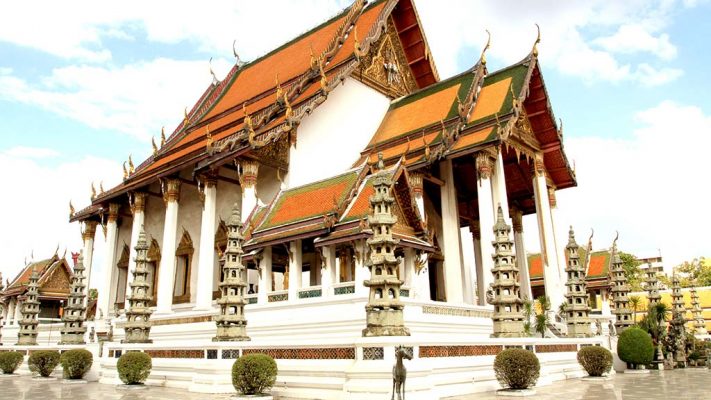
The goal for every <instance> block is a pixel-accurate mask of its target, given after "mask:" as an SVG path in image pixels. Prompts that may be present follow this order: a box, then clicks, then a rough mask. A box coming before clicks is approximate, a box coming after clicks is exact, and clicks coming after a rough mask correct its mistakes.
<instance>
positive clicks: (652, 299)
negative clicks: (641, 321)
mask: <svg viewBox="0 0 711 400" xmlns="http://www.w3.org/2000/svg"><path fill="white" fill-rule="evenodd" d="M646 282H647V287H646V289H647V300H648V301H649V305H650V306H653V305H655V304H657V303H659V302H660V301H661V300H662V295H661V294H659V280H658V279H657V273H656V272H655V271H653V270H652V264H649V266H648V267H647V280H646Z"/></svg>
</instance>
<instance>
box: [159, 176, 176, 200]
mask: <svg viewBox="0 0 711 400" xmlns="http://www.w3.org/2000/svg"><path fill="white" fill-rule="evenodd" d="M160 188H161V191H162V192H163V201H165V203H166V204H167V203H168V202H171V201H175V202H177V201H178V200H179V199H180V180H179V179H175V178H173V179H166V180H164V181H162V182H161V187H160Z"/></svg>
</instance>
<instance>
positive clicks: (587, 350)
mask: <svg viewBox="0 0 711 400" xmlns="http://www.w3.org/2000/svg"><path fill="white" fill-rule="evenodd" d="M578 363H579V364H580V365H582V367H583V368H584V369H585V371H586V372H587V373H588V375H590V376H602V374H606V373H608V372H610V368H612V353H610V350H608V349H606V348H604V347H601V346H587V347H583V348H582V349H580V351H578Z"/></svg>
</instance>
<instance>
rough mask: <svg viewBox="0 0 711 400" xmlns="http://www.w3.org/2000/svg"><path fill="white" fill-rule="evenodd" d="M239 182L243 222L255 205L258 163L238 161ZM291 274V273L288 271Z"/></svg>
mask: <svg viewBox="0 0 711 400" xmlns="http://www.w3.org/2000/svg"><path fill="white" fill-rule="evenodd" d="M240 166H241V171H240V175H239V178H240V184H241V185H242V222H245V221H246V220H247V218H248V217H249V215H250V214H251V213H252V211H253V210H254V207H256V206H257V173H258V172H259V163H258V162H256V161H253V160H243V161H242V162H241V163H240ZM289 275H290V276H291V273H289Z"/></svg>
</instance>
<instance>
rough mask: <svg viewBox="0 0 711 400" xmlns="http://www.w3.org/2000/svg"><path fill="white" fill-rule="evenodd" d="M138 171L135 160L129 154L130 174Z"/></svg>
mask: <svg viewBox="0 0 711 400" xmlns="http://www.w3.org/2000/svg"><path fill="white" fill-rule="evenodd" d="M135 171H136V168H135V167H134V166H133V160H132V159H131V155H130V154H129V155H128V173H129V175H130V174H132V173H134V172H135Z"/></svg>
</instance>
